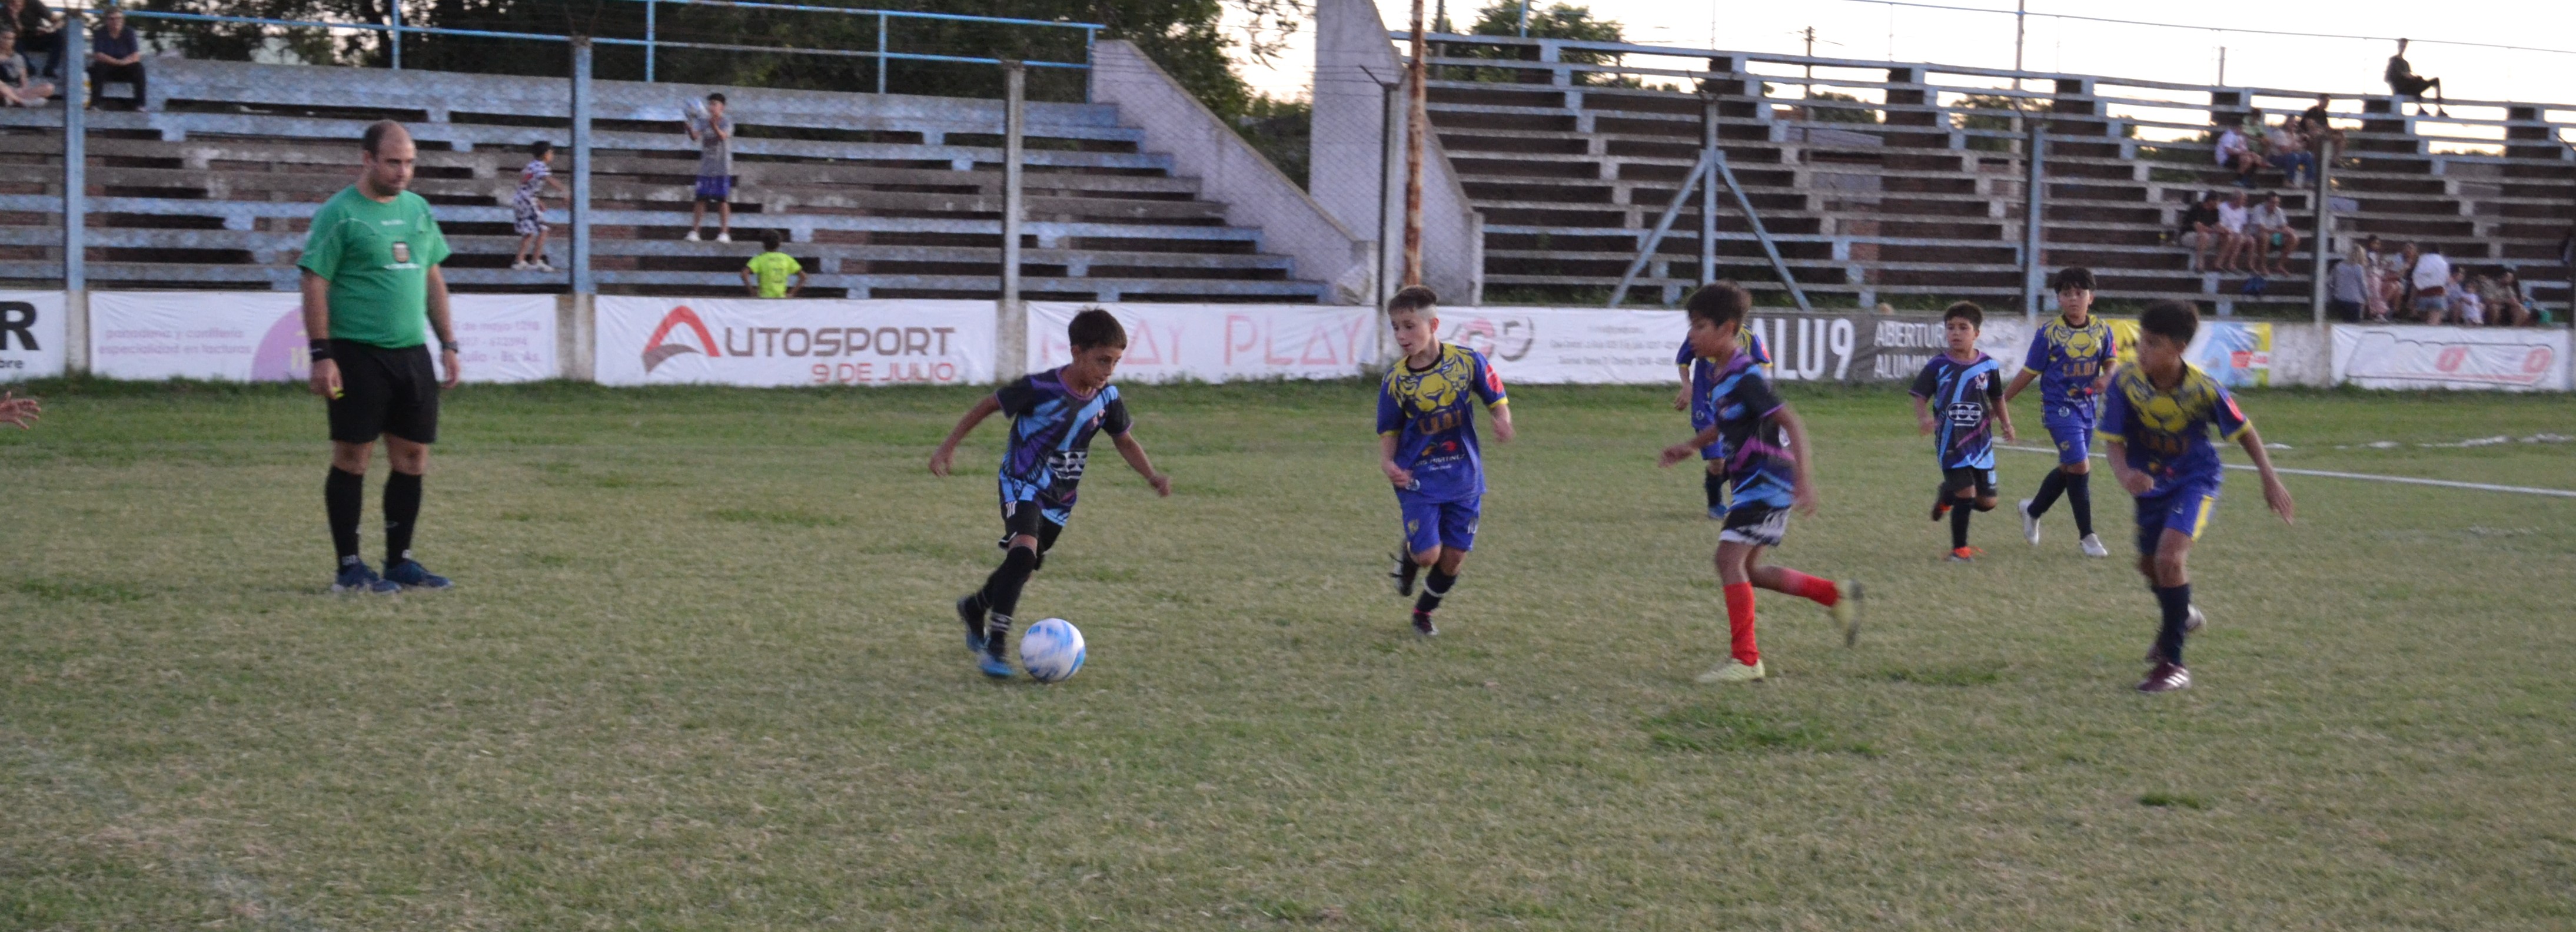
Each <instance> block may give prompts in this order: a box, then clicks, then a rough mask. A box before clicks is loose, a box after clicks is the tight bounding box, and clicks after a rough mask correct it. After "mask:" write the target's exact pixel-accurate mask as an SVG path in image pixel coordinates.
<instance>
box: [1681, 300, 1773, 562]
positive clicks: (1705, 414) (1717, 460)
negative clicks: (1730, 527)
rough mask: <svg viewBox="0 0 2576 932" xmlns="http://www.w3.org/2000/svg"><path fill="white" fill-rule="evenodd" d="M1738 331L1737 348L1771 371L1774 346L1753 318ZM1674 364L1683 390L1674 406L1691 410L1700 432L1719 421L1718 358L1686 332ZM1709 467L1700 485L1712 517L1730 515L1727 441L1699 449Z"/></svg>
mask: <svg viewBox="0 0 2576 932" xmlns="http://www.w3.org/2000/svg"><path fill="white" fill-rule="evenodd" d="M1745 324H1746V326H1743V327H1739V328H1737V329H1736V331H1735V349H1736V352H1739V353H1744V354H1747V355H1750V356H1752V357H1753V362H1754V364H1755V365H1759V366H1763V367H1764V371H1766V372H1767V371H1769V366H1770V365H1771V350H1770V349H1769V348H1767V347H1764V346H1763V345H1762V337H1761V336H1759V335H1758V334H1757V331H1756V329H1755V328H1754V327H1752V326H1751V324H1752V321H1749V320H1748V321H1745ZM1673 365H1674V366H1676V367H1678V368H1680V369H1681V375H1682V392H1681V394H1678V395H1674V396H1673V410H1675V411H1688V412H1690V426H1691V431H1692V432H1694V433H1696V432H1698V431H1703V430H1707V429H1708V425H1711V424H1715V423H1717V413H1716V412H1714V411H1711V410H1709V407H1708V391H1709V389H1712V388H1716V387H1717V368H1718V365H1719V363H1718V361H1717V360H1714V359H1710V358H1708V357H1706V356H1702V355H1700V354H1699V350H1697V349H1694V348H1692V346H1691V340H1690V336H1689V335H1688V334H1684V335H1683V336H1682V348H1681V349H1680V350H1678V351H1676V352H1674V353H1673ZM1699 458H1700V461H1701V462H1702V463H1704V464H1706V468H1705V469H1702V470H1701V471H1700V473H1701V474H1700V489H1701V490H1702V491H1704V492H1707V493H1708V519H1709V520H1711V521H1721V520H1725V518H1726V441H1724V440H1720V441H1718V442H1716V443H1712V444H1709V445H1708V446H1707V447H1704V448H1702V449H1701V450H1700V451H1699Z"/></svg>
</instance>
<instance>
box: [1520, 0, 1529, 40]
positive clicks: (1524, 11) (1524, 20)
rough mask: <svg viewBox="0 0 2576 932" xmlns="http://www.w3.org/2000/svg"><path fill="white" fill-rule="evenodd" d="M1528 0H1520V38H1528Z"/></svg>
mask: <svg viewBox="0 0 2576 932" xmlns="http://www.w3.org/2000/svg"><path fill="white" fill-rule="evenodd" d="M1529 8H1530V0H1521V38H1524V39H1527V38H1529Z"/></svg>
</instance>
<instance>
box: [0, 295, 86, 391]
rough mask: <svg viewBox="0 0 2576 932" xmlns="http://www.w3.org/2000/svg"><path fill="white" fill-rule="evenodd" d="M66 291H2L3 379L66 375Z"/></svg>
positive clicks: (0, 346)
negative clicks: (64, 370) (64, 311)
mask: <svg viewBox="0 0 2576 932" xmlns="http://www.w3.org/2000/svg"><path fill="white" fill-rule="evenodd" d="M67 336H69V334H68V333H67V332H66V330H65V327H64V326H63V293H62V292H59V291H0V382H15V381H18V380H20V379H41V378H49V377H52V376H57V375H61V374H63V360H64V359H65V355H64V354H65V353H66V352H67V350H68V347H66V346H64V345H63V340H64V339H65V338H66V337H67Z"/></svg>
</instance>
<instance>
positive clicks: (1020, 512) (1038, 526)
mask: <svg viewBox="0 0 2576 932" xmlns="http://www.w3.org/2000/svg"><path fill="white" fill-rule="evenodd" d="M1072 510H1073V509H1071V508H1064V509H1061V511H1059V510H1058V509H1055V508H1049V507H1046V506H1045V505H1044V504H1043V503H1041V502H1038V501H1033V500H1025V499H1024V500H1021V501H1016V502H1008V501H1006V502H1003V503H1002V541H1001V545H1000V546H1001V548H1002V549H1004V550H1009V549H1011V538H1014V537H1018V536H1020V535H1022V534H1026V535H1029V536H1031V537H1035V538H1037V539H1038V555H1039V556H1045V555H1046V552H1047V551H1049V550H1053V549H1055V538H1056V535H1059V534H1062V533H1064V521H1063V520H1062V518H1060V517H1059V514H1060V515H1062V517H1071V516H1072V515H1071V512H1072ZM1050 512H1057V513H1056V514H1050Z"/></svg>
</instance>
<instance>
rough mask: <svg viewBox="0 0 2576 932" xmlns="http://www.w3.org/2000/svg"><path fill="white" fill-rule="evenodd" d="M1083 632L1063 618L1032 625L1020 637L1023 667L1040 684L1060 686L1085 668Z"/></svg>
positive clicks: (1021, 664)
mask: <svg viewBox="0 0 2576 932" xmlns="http://www.w3.org/2000/svg"><path fill="white" fill-rule="evenodd" d="M1082 656H1083V647H1082V631H1081V629H1079V628H1075V627H1074V626H1073V623H1072V622H1069V621H1066V620H1064V619H1062V618H1049V619H1046V620H1043V621H1040V622H1038V623H1037V624H1033V625H1030V626H1029V630H1028V631H1027V632H1025V633H1023V634H1021V635H1020V666H1021V667H1022V668H1023V669H1026V670H1028V671H1029V676H1031V677H1034V678H1036V679H1037V681H1038V682H1041V683H1061V682H1064V681H1065V680H1067V679H1071V678H1072V677H1073V674H1074V672H1075V671H1078V670H1081V669H1082Z"/></svg>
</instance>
